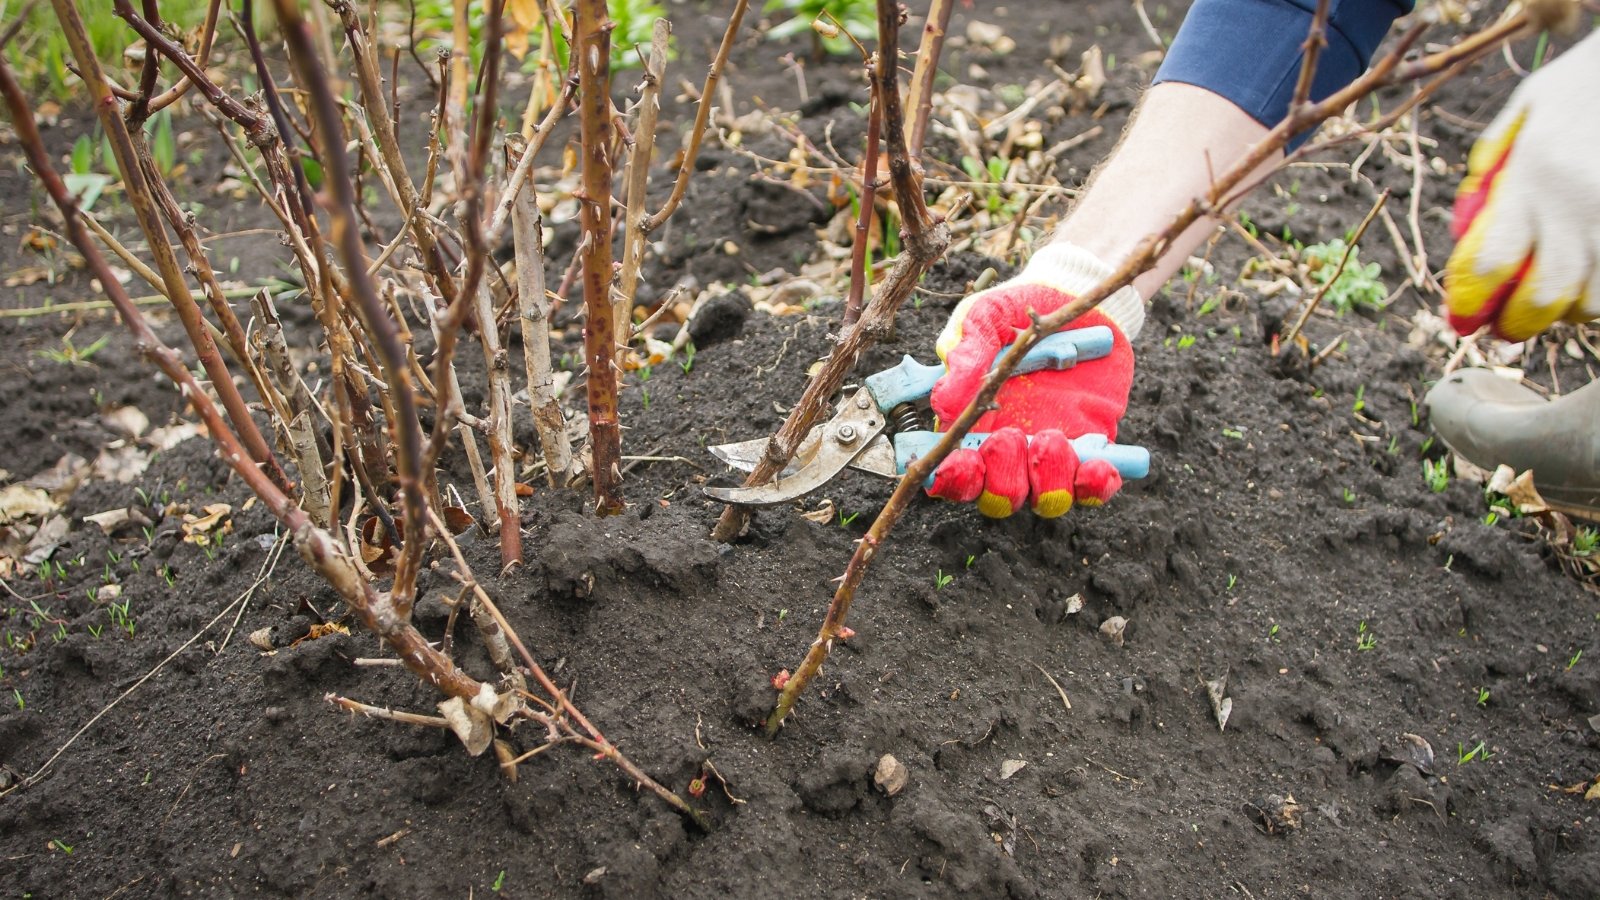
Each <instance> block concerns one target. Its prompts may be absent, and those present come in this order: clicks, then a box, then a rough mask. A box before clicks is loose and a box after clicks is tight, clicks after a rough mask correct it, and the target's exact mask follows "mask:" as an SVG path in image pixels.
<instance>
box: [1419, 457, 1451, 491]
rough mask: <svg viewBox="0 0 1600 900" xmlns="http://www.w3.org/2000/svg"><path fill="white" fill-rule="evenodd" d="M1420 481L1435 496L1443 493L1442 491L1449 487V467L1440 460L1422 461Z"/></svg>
mask: <svg viewBox="0 0 1600 900" xmlns="http://www.w3.org/2000/svg"><path fill="white" fill-rule="evenodd" d="M1422 480H1423V481H1424V482H1426V483H1427V485H1428V489H1429V490H1431V491H1433V492H1434V493H1435V494H1442V493H1444V489H1445V488H1447V487H1449V486H1450V465H1449V464H1448V463H1446V462H1445V461H1444V460H1442V459H1437V460H1435V459H1424V460H1423V461H1422Z"/></svg>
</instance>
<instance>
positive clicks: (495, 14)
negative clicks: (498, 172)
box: [441, 0, 522, 568]
mask: <svg viewBox="0 0 1600 900" xmlns="http://www.w3.org/2000/svg"><path fill="white" fill-rule="evenodd" d="M504 12H505V3H504V2H494V0H490V5H489V15H488V16H487V17H485V20H484V28H483V34H484V49H483V66H482V70H481V71H480V72H479V75H480V77H481V79H482V93H481V94H480V95H479V97H478V101H477V108H476V112H477V114H478V115H477V118H476V119H475V120H474V121H473V126H472V137H471V141H470V143H469V145H468V150H467V161H466V162H467V164H466V172H465V175H466V177H465V178H464V179H463V180H462V184H461V191H462V213H461V218H462V230H463V232H464V237H465V238H466V244H467V271H466V275H465V276H464V277H463V278H462V282H461V290H462V293H463V295H465V297H466V298H467V299H470V300H471V302H472V304H473V310H474V315H475V316H476V317H477V320H478V341H479V343H480V344H481V345H482V346H483V360H484V368H485V369H486V370H487V375H488V380H489V417H488V418H489V428H488V434H487V437H488V439H489V455H490V457H491V458H493V460H494V487H495V513H496V515H497V516H498V518H499V520H500V528H499V532H500V564H501V566H502V567H504V568H510V567H512V566H515V565H520V564H521V563H522V507H521V501H520V500H518V499H517V466H516V463H515V462H513V461H512V459H511V452H512V450H513V449H515V447H514V441H513V439H512V432H511V417H512V409H511V377H510V371H509V370H510V362H509V360H508V359H507V357H506V352H505V349H504V348H503V347H502V346H501V345H500V325H499V323H498V322H497V321H496V320H495V312H494V297H493V296H492V294H491V293H490V290H489V285H488V284H487V283H486V282H485V281H484V278H483V275H484V269H485V267H486V266H487V265H488V264H489V262H490V257H489V246H488V243H487V241H486V240H485V238H484V234H483V190H484V184H485V182H486V180H487V177H488V168H489V147H490V144H491V143H492V142H493V140H494V135H495V131H496V130H497V129H496V128H495V113H496V109H495V106H496V103H495V100H496V89H497V88H498V85H499V82H500V47H501V41H500V25H501V22H502V20H503V15H504ZM455 324H456V323H454V322H447V323H446V326H447V327H450V326H454V325H455ZM441 415H443V413H442V411H441ZM484 512H485V514H487V513H488V510H485V511H484Z"/></svg>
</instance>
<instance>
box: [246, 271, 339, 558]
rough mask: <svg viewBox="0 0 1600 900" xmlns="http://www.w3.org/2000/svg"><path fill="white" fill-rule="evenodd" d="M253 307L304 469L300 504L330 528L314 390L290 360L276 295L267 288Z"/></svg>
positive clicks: (287, 429) (290, 436)
mask: <svg viewBox="0 0 1600 900" xmlns="http://www.w3.org/2000/svg"><path fill="white" fill-rule="evenodd" d="M251 306H252V308H253V309H254V310H255V314H256V321H257V322H258V323H259V327H258V330H257V332H256V334H257V335H258V336H259V337H260V340H261V345H262V348H263V350H264V351H265V356H266V359H267V365H268V367H269V371H270V372H271V375H272V378H273V380H274V381H275V382H276V384H277V388H278V392H279V396H280V397H281V398H282V400H283V407H284V411H283V417H282V420H283V427H284V431H285V432H286V434H287V440H288V444H289V449H290V452H291V453H292V454H293V455H294V458H295V465H297V466H298V467H299V469H300V501H301V502H302V503H303V504H305V508H306V514H307V515H309V516H310V517H311V521H312V523H313V524H315V525H316V526H317V527H319V528H326V527H328V525H329V524H330V523H331V522H332V515H333V511H332V501H331V498H330V494H329V489H328V475H327V472H326V471H325V470H324V469H323V467H322V453H321V450H320V449H319V446H318V442H317V420H316V406H315V405H314V404H313V403H312V400H311V391H310V390H308V389H307V388H306V384H305V382H304V381H302V380H301V379H300V373H299V372H297V371H295V367H294V362H293V361H292V360H291V359H290V357H289V345H288V343H287V342H286V341H285V340H284V338H283V323H282V322H281V321H280V320H279V319H278V310H277V308H276V307H274V306H273V303H272V294H271V293H270V292H268V291H267V290H266V289H265V288H263V289H262V290H261V291H260V292H259V293H257V294H256V295H255V297H254V299H252V300H251Z"/></svg>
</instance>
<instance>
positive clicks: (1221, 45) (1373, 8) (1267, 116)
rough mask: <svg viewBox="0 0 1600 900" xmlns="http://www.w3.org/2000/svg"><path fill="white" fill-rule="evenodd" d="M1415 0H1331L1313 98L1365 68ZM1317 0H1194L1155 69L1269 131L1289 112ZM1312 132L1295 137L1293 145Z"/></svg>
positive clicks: (1159, 77) (1162, 78) (1158, 78)
mask: <svg viewBox="0 0 1600 900" xmlns="http://www.w3.org/2000/svg"><path fill="white" fill-rule="evenodd" d="M1414 2H1415V0H1332V3H1331V4H1330V5H1329V9H1328V30H1327V38H1328V46H1326V47H1324V48H1323V50H1322V54H1321V55H1320V56H1319V57H1318V58H1317V73H1316V76H1315V78H1314V79H1313V80H1312V86H1311V97H1312V99H1313V100H1321V99H1323V98H1326V97H1327V96H1329V95H1330V94H1332V93H1334V92H1335V91H1337V90H1339V89H1340V88H1342V87H1344V86H1345V85H1347V84H1349V83H1350V82H1351V81H1354V80H1355V79H1356V78H1357V77H1359V76H1360V75H1361V73H1362V72H1365V71H1366V69H1367V63H1369V62H1371V60H1372V55H1373V54H1374V53H1376V52H1377V49H1378V45H1379V44H1380V43H1382V41H1383V36H1384V35H1385V34H1387V33H1388V31H1389V26H1390V25H1392V24H1393V23H1394V20H1395V19H1397V18H1399V17H1400V16H1403V15H1405V14H1406V13H1408V12H1410V11H1411V8H1412V6H1413V5H1414ZM1315 9H1316V2H1315V0H1195V3H1194V5H1193V6H1191V7H1190V8H1189V14H1188V15H1187V16H1186V17H1185V18H1184V20H1183V25H1182V27H1180V28H1179V29H1178V36H1177V37H1176V38H1175V39H1174V40H1173V42H1172V47H1171V48H1170V49H1169V50H1168V51H1167V56H1166V59H1164V60H1163V61H1162V63H1161V68H1160V69H1159V70H1158V71H1157V72H1156V78H1155V83H1156V84H1160V83H1162V82H1164V81H1176V82H1181V83H1184V84H1192V85H1195V86H1197V87H1202V88H1205V89H1206V90H1209V91H1211V92H1212V93H1215V94H1220V95H1222V96H1224V97H1226V98H1228V99H1229V100H1231V101H1233V102H1234V103H1235V104H1236V105H1238V107H1239V108H1240V109H1243V110H1244V111H1245V112H1246V113H1248V114H1249V115H1250V117H1251V118H1253V119H1255V120H1256V121H1257V122H1260V123H1261V124H1262V125H1265V126H1266V127H1268V128H1271V127H1273V126H1275V125H1277V124H1278V123H1279V122H1281V121H1283V120H1284V119H1285V118H1286V117H1287V116H1288V115H1289V103H1290V101H1291V100H1293V99H1294V86H1295V82H1296V81H1298V80H1299V77H1300V62H1301V59H1302V58H1303V57H1304V55H1305V54H1304V51H1303V50H1302V49H1301V45H1302V44H1303V43H1305V39H1306V32H1307V31H1309V30H1310V28H1311V18H1312V15H1313V12H1314V11H1315ZM1309 137H1311V132H1309V131H1307V132H1305V133H1302V134H1299V135H1296V136H1295V138H1294V140H1293V141H1291V142H1290V144H1289V147H1290V149H1293V148H1294V147H1296V146H1299V145H1300V144H1301V143H1303V142H1304V141H1305V140H1306V139H1307V138H1309Z"/></svg>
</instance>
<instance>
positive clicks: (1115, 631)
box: [1100, 616, 1128, 647]
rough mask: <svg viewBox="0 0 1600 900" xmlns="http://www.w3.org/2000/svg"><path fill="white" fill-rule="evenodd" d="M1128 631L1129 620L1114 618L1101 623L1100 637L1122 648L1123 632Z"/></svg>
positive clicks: (1119, 617) (1120, 617)
mask: <svg viewBox="0 0 1600 900" xmlns="http://www.w3.org/2000/svg"><path fill="white" fill-rule="evenodd" d="M1127 629H1128V620H1127V619H1124V618H1123V617H1122V616H1112V617H1111V618H1109V619H1107V620H1105V621H1104V622H1101V623H1100V636H1101V637H1104V638H1105V639H1106V640H1108V641H1110V642H1111V643H1112V644H1113V645H1114V646H1117V647H1121V646H1122V641H1123V632H1124V631H1126V630H1127Z"/></svg>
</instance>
